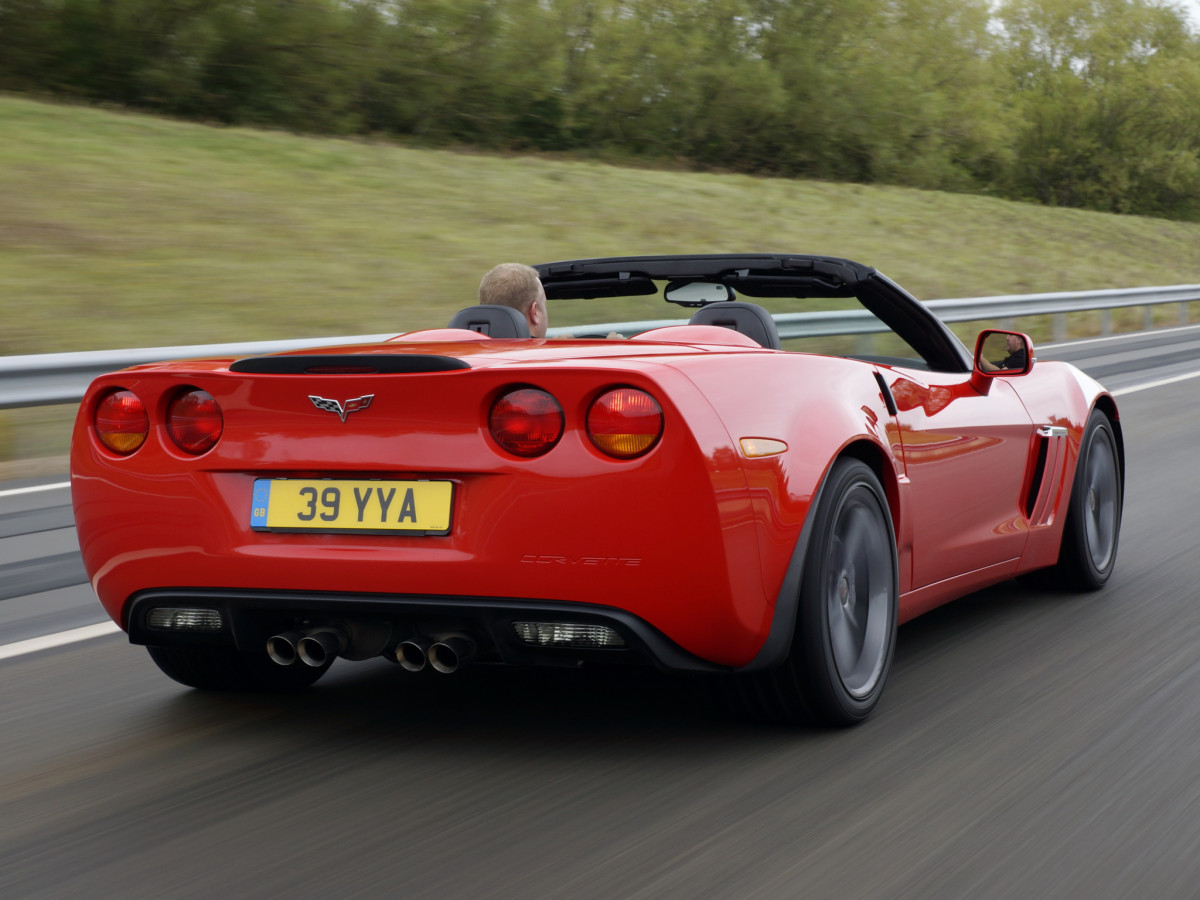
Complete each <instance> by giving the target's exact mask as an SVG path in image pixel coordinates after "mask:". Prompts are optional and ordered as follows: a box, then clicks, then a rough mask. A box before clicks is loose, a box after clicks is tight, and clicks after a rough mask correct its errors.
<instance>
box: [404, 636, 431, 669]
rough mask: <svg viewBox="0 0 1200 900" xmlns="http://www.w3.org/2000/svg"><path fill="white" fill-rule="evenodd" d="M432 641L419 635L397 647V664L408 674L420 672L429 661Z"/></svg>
mask: <svg viewBox="0 0 1200 900" xmlns="http://www.w3.org/2000/svg"><path fill="white" fill-rule="evenodd" d="M430 643H431V642H430V640H429V638H426V637H421V636H420V635H417V636H415V637H411V638H409V639H408V640H407V641H401V642H400V643H399V644H397V645H396V662H398V663H400V667H401V668H403V669H404V670H405V671H407V672H420V671H421V670H422V669H424V668H425V664H426V663H427V662H428V661H429V647H430Z"/></svg>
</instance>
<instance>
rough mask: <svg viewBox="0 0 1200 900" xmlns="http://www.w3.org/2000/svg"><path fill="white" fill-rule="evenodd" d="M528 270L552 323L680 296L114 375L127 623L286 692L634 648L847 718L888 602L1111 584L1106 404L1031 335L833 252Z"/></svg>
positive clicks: (104, 556)
mask: <svg viewBox="0 0 1200 900" xmlns="http://www.w3.org/2000/svg"><path fill="white" fill-rule="evenodd" d="M535 269H536V270H537V272H538V274H539V276H540V278H541V280H542V283H543V287H544V288H545V291H546V295H547V298H548V300H549V305H550V309H551V321H552V322H554V319H555V313H554V310H555V306H556V302H557V301H567V300H588V301H590V302H594V303H600V304H603V303H604V302H605V301H606V300H608V299H610V298H614V297H652V296H655V295H658V294H661V295H662V298H663V299H664V300H665V301H666V302H668V303H671V304H675V305H676V306H677V307H680V308H683V309H686V310H687V311H688V314H684V315H682V316H681V317H680V318H679V319H678V320H672V321H669V322H667V323H666V324H663V323H658V327H651V328H648V329H647V330H644V331H641V332H638V333H633V334H632V335H631V336H630V337H629V339H628V340H606V339H603V337H604V336H603V335H598V336H596V337H595V338H591V337H586V336H585V337H576V338H575V339H565V338H552V337H551V338H531V337H530V336H529V333H528V328H527V325H526V323H525V320H524V317H523V316H521V315H520V314H519V313H516V312H515V311H514V310H511V309H508V308H506V307H497V306H476V307H468V308H466V309H464V310H463V311H462V312H460V313H459V314H457V315H456V316H455V317H454V318H453V319H452V320H451V322H450V323H449V326H448V327H446V328H437V329H429V330H425V331H414V332H410V333H406V334H401V335H398V336H397V337H394V338H392V339H390V340H387V341H385V342H382V343H378V344H370V345H352V346H332V347H326V348H321V349H309V350H302V351H292V352H285V353H278V354H272V355H265V356H252V357H247V358H237V359H235V358H219V359H192V360H182V361H174V362H166V363H161V364H153V365H142V366H136V367H133V368H130V369H125V370H123V371H119V372H114V373H111V374H108V375H104V376H101V377H100V378H97V379H96V380H95V381H94V382H93V383H92V385H91V387H90V389H89V390H88V392H87V396H86V397H85V399H84V400H83V402H82V404H81V406H80V410H79V414H78V418H77V421H76V425H75V430H74V434H73V440H72V452H71V487H72V497H73V503H74V508H75V518H76V523H77V529H78V535H79V542H80V547H81V550H82V554H83V559H84V563H85V566H86V568H87V571H88V573H89V576H90V579H91V584H92V587H93V588H94V590H95V592H96V594H97V595H98V597H99V599H100V602H101V603H102V604H103V606H104V608H105V609H106V610H107V612H108V614H109V615H110V616H111V617H112V618H113V620H114V621H116V622H117V624H119V625H120V626H121V627H122V628H123V629H124V630H125V631H127V632H128V635H129V640H130V641H131V643H134V644H140V645H143V646H145V647H146V648H147V650H148V652H149V654H150V656H151V658H152V659H153V660H154V662H155V663H156V664H157V665H158V666H159V668H160V669H162V671H163V672H164V673H165V674H166V675H168V676H170V677H171V678H173V679H175V680H176V681H178V682H181V683H182V684H185V685H189V686H192V687H195V688H199V689H207V690H250V691H278V690H293V689H299V688H303V687H306V686H308V685H310V684H312V683H313V682H315V681H316V680H317V679H318V678H319V677H320V676H321V675H322V674H323V673H324V672H326V671H327V670H328V668H329V667H330V665H331V664H332V663H333V662H334V660H335V659H337V658H342V659H345V660H366V659H371V658H375V657H380V656H382V657H386V658H387V659H390V660H392V661H394V662H395V663H397V664H398V665H399V666H401V667H403V668H404V669H406V670H408V671H411V672H420V671H422V670H426V669H428V670H436V671H437V672H441V673H452V672H454V671H457V670H458V669H460V668H462V667H463V666H468V665H470V666H481V667H482V666H511V667H523V666H578V665H584V664H587V665H591V664H613V665H643V666H647V665H648V666H656V667H658V668H659V669H662V670H667V671H671V672H693V673H710V674H711V675H712V676H713V677H714V681H715V682H717V683H720V684H721V685H723V687H724V694H725V695H726V696H727V697H729V698H731V699H732V700H733V702H734V703H735V704H736V705H737V706H738V707H739V708H740V709H742V710H744V711H745V712H746V713H747V714H749V715H751V716H754V717H756V718H759V719H763V720H767V721H772V722H780V723H795V722H813V723H817V724H823V725H835V726H840V725H851V724H854V723H857V722H860V721H862V720H863V719H865V718H866V717H867V716H868V715H869V714H870V713H871V712H872V710H873V709H874V708H875V707H876V705H877V704H878V702H879V700H880V697H881V696H882V693H883V690H884V687H885V685H886V683H887V680H888V675H889V670H890V668H891V662H892V656H893V649H894V647H895V643H896V635H897V628H898V626H899V625H900V624H902V623H904V622H906V621H908V620H910V619H912V618H914V617H916V616H919V615H921V614H922V613H924V612H926V611H928V610H930V609H933V608H934V607H936V606H938V605H940V604H943V603H946V602H948V601H950V600H953V599H954V598H956V597H960V596H962V595H964V594H968V593H970V592H973V591H976V590H979V589H981V588H984V587H986V586H989V585H994V584H998V583H1001V582H1006V581H1009V580H1010V579H1015V578H1017V577H1018V576H1023V575H1034V574H1035V573H1036V575H1037V577H1039V578H1041V579H1044V580H1049V581H1053V582H1055V583H1056V584H1057V585H1059V586H1060V587H1061V588H1063V589H1066V590H1074V591H1091V590H1096V589H1099V588H1101V587H1102V586H1103V585H1104V584H1105V583H1106V582H1107V581H1108V579H1109V576H1110V575H1111V573H1112V571H1113V566H1114V563H1115V559H1116V552H1117V543H1118V536H1119V532H1120V525H1121V513H1122V503H1123V490H1124V454H1125V451H1124V445H1123V440H1122V433H1121V425H1120V419H1119V416H1118V413H1117V407H1116V404H1115V402H1114V400H1113V398H1112V396H1111V395H1110V394H1109V393H1107V392H1105V390H1104V389H1103V388H1102V387H1101V386H1100V385H1099V384H1097V383H1096V382H1095V381H1093V380H1092V379H1091V378H1089V377H1088V376H1087V375H1085V374H1083V373H1082V372H1080V371H1079V370H1077V369H1075V368H1073V367H1072V366H1070V365H1068V364H1066V363H1060V362H1049V361H1039V360H1036V359H1035V356H1034V348H1033V346H1032V343H1031V341H1030V339H1029V338H1028V337H1027V336H1026V335H1024V334H1020V333H1017V332H1012V331H1006V330H997V329H988V330H985V331H983V332H982V333H981V334H980V335H979V337H978V340H977V341H976V344H975V348H974V352H973V353H972V352H971V351H969V350H968V349H967V348H966V347H965V346H964V345H963V344H962V343H960V341H959V340H958V338H956V337H955V335H954V334H953V332H951V331H950V329H949V328H947V327H946V326H945V325H944V324H943V323H942V322H941V321H939V320H938V319H937V318H936V317H935V316H934V315H933V314H932V313H931V312H930V311H929V309H928V308H927V307H925V306H924V305H923V304H921V303H920V302H919V301H917V300H916V299H915V298H914V297H913V296H911V295H910V294H909V293H907V292H906V291H905V290H903V289H902V288H901V287H899V286H898V285H897V284H895V283H894V282H893V281H891V280H890V279H888V278H887V277H886V276H884V275H883V274H881V273H879V272H878V271H876V270H875V269H873V268H871V267H869V266H866V265H862V264H859V263H855V262H851V261H848V260H844V259H836V258H830V257H823V256H805V255H785V254H732V255H712V256H647V257H623V258H613V259H581V260H572V261H564V262H555V263H547V264H543V265H538V266H535ZM755 301H758V302H755ZM766 305H771V306H772V307H774V308H779V307H781V306H782V307H789V308H794V309H793V311H792V312H786V311H785V312H783V313H780V314H779V315H778V316H775V315H772V314H770V313H768V312H767V311H766V308H765V307H766ZM782 322H786V325H787V327H786V328H782V327H781V325H780V323H782ZM556 324H559V323H556ZM781 330H782V331H783V332H784V333H785V335H786V337H785V338H782V339H781V337H780V332H781ZM1016 589H1018V588H1017V587H1015V586H1014V590H1016ZM421 677H424V676H421Z"/></svg>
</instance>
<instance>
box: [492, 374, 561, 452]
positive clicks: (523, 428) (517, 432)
mask: <svg viewBox="0 0 1200 900" xmlns="http://www.w3.org/2000/svg"><path fill="white" fill-rule="evenodd" d="M563 421H564V420H563V411H562V407H561V406H559V405H558V401H557V400H555V399H554V397H553V396H552V395H550V394H548V393H546V392H545V391H540V390H538V389H537V388H518V389H517V390H515V391H509V392H508V393H507V394H504V395H502V396H501V397H499V398H498V399H497V400H496V402H495V403H493V404H492V411H491V413H490V414H489V415H488V429H489V430H490V431H491V433H492V438H493V439H494V440H495V441H496V443H497V444H499V445H500V446H501V447H503V448H504V449H505V450H507V451H508V452H509V453H512V454H513V455H515V456H524V457H527V458H528V457H534V456H541V455H542V454H543V453H546V452H547V451H549V450H550V449H551V448H552V447H553V446H554V445H555V444H557V443H558V439H559V438H561V437H562V433H563Z"/></svg>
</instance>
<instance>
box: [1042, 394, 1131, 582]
mask: <svg viewBox="0 0 1200 900" xmlns="http://www.w3.org/2000/svg"><path fill="white" fill-rule="evenodd" d="M1124 493H1125V485H1124V483H1123V479H1122V477H1121V457H1120V453H1119V451H1118V448H1117V438H1116V435H1115V434H1114V433H1113V426H1112V422H1110V421H1109V419H1108V416H1106V415H1105V414H1104V413H1103V412H1101V411H1100V410H1098V409H1094V410H1092V414H1091V415H1090V416H1089V417H1088V423H1087V427H1086V428H1084V430H1083V439H1082V440H1081V441H1080V444H1079V461H1078V463H1077V464H1076V466H1075V479H1074V481H1073V482H1072V483H1071V500H1070V503H1069V505H1068V507H1067V521H1066V523H1065V524H1064V525H1063V536H1062V544H1061V546H1060V547H1059V551H1058V562H1057V564H1056V565H1055V566H1054V568H1053V569H1051V570H1050V571H1051V574H1052V576H1053V580H1054V581H1055V582H1056V583H1057V584H1058V586H1059V587H1062V588H1064V589H1066V590H1070V591H1095V590H1099V589H1100V588H1102V587H1104V585H1105V584H1106V583H1107V582H1108V579H1109V576H1111V575H1112V572H1113V567H1114V566H1115V565H1116V562H1117V542H1118V539H1119V538H1120V536H1121V514H1122V511H1123V509H1124Z"/></svg>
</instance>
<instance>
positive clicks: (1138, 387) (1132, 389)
mask: <svg viewBox="0 0 1200 900" xmlns="http://www.w3.org/2000/svg"><path fill="white" fill-rule="evenodd" d="M1189 378H1200V372H1185V373H1184V374H1183V375H1176V376H1174V377H1172V378H1160V379H1158V381H1147V382H1145V383H1144V384H1134V385H1130V386H1129V387H1123V388H1118V389H1117V390H1115V391H1111V392H1110V393H1111V394H1112V395H1113V396H1114V397H1120V396H1121V395H1122V394H1134V393H1136V392H1138V391H1145V390H1149V389H1150V388H1156V387H1163V386H1164V385H1168V384H1175V383H1176V382H1177V381H1187V380H1188V379H1189Z"/></svg>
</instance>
